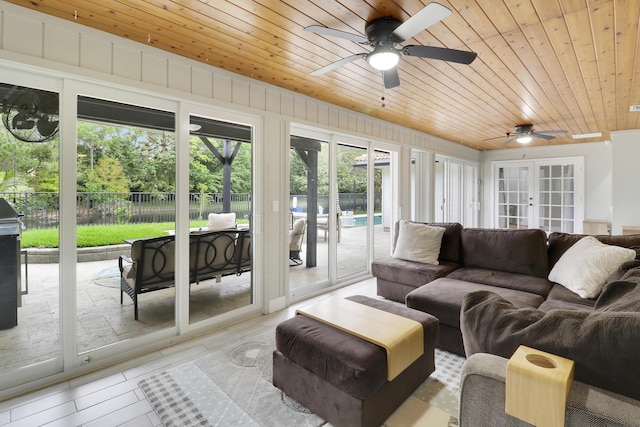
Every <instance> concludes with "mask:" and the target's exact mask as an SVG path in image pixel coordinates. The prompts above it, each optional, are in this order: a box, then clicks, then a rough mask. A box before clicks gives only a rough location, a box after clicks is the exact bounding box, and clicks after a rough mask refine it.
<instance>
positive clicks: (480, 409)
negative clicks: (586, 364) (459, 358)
mask: <svg viewBox="0 0 640 427" xmlns="http://www.w3.org/2000/svg"><path fill="white" fill-rule="evenodd" d="M507 362H508V359H505V358H503V357H500V356H495V355H492V354H486V353H477V354H474V355H473V356H471V357H469V358H468V359H467V361H466V362H465V364H464V366H463V368H462V374H461V377H460V426H461V427H465V426H474V427H483V426H498V425H499V426H506V427H520V426H522V427H525V426H529V424H528V423H525V422H524V421H521V420H519V419H517V418H515V417H512V416H511V415H508V414H506V413H505V412H504V399H505V381H506V372H507ZM639 419H640V401H638V400H635V399H631V398H629V397H626V396H622V395H620V394H616V393H613V392H609V391H606V390H603V389H600V388H597V387H593V386H590V385H588V384H585V383H582V382H579V381H573V384H572V386H571V392H570V393H569V396H568V398H567V413H566V421H565V425H566V426H575V427H578V426H586V425H606V426H634V425H637V422H638V421H637V420H639Z"/></svg>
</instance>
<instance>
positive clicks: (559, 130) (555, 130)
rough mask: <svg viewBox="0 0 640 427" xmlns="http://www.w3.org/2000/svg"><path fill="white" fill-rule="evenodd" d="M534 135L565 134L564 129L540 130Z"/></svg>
mask: <svg viewBox="0 0 640 427" xmlns="http://www.w3.org/2000/svg"><path fill="white" fill-rule="evenodd" d="M535 133H567V131H566V130H564V129H554V130H540V131H536V132H535Z"/></svg>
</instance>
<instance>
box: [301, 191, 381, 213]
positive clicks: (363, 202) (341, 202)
mask: <svg viewBox="0 0 640 427" xmlns="http://www.w3.org/2000/svg"><path fill="white" fill-rule="evenodd" d="M294 201H295V202H294ZM329 205H330V203H329V196H326V195H325V196H323V195H318V207H322V209H323V211H324V212H328V209H329ZM289 206H290V208H291V209H294V208H295V210H299V211H302V212H306V211H307V195H306V194H298V195H291V196H290V197H289ZM338 207H339V208H340V210H343V211H353V212H358V213H365V212H367V195H366V194H363V193H340V194H338ZM373 210H374V212H382V193H375V194H374V195H373Z"/></svg>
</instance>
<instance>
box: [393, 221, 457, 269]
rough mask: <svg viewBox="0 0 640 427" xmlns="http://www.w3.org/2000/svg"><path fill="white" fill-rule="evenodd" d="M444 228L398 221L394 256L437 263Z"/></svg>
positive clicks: (426, 262)
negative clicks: (398, 226)
mask: <svg viewBox="0 0 640 427" xmlns="http://www.w3.org/2000/svg"><path fill="white" fill-rule="evenodd" d="M444 230H445V229H444V228H442V227H432V226H430V225H426V224H416V223H414V222H409V221H404V220H403V221H400V229H399V230H398V241H397V242H396V249H395V251H393V257H394V258H400V259H405V260H407V261H416V262H422V263H425V264H433V265H438V256H439V255H440V245H441V244H442V236H443V235H444Z"/></svg>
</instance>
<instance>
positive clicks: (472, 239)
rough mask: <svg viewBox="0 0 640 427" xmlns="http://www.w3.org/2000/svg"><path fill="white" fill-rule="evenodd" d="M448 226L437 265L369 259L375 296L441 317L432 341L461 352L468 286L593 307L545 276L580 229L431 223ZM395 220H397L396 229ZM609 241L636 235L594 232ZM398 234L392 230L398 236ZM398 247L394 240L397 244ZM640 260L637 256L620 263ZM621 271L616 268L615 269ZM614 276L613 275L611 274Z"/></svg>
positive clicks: (635, 242)
mask: <svg viewBox="0 0 640 427" xmlns="http://www.w3.org/2000/svg"><path fill="white" fill-rule="evenodd" d="M429 225H432V226H439V227H444V228H445V233H444V235H443V238H442V245H441V250H440V257H439V263H440V264H439V265H429V264H422V263H418V262H413V261H406V260H402V259H397V258H393V257H386V258H382V259H378V260H376V261H374V262H373V263H372V264H371V270H372V274H373V275H374V276H375V277H376V280H377V293H378V295H380V296H383V297H385V298H389V299H392V300H395V301H399V302H405V303H406V304H407V306H408V307H410V308H414V309H417V310H421V311H424V312H427V313H429V314H432V315H434V316H435V317H437V318H438V319H439V321H440V334H439V338H438V342H437V344H436V345H437V346H438V347H439V348H442V349H444V350H448V351H451V352H454V353H457V354H461V355H464V346H463V343H462V333H461V332H460V309H461V306H462V303H463V299H464V296H465V295H466V294H468V293H470V292H473V291H490V292H494V293H496V294H498V295H500V296H502V297H503V298H505V299H507V300H508V301H510V302H512V303H513V304H514V305H515V306H516V307H519V308H524V307H528V308H536V309H539V310H542V311H545V312H546V311H549V310H552V309H579V310H587V311H591V310H593V306H594V305H595V302H596V300H595V299H585V298H581V297H580V296H578V295H577V294H574V293H573V292H571V291H569V290H567V289H566V288H565V287H563V286H561V285H559V284H557V283H553V282H551V281H549V280H548V279H547V276H548V274H549V272H550V271H551V269H552V268H553V266H554V265H555V263H556V262H557V261H558V260H559V259H560V257H561V256H562V254H563V253H564V252H565V251H566V250H567V249H569V248H570V247H571V246H572V245H573V244H574V243H576V242H577V241H578V240H580V239H581V238H582V237H584V236H583V235H575V234H567V233H551V234H550V235H549V236H548V237H547V234H546V233H545V232H544V231H542V230H537V229H531V230H500V229H481V228H463V227H462V225H460V224H458V223H430V224H429ZM398 229H399V227H398V224H396V233H395V236H397V234H398V233H397V231H398ZM596 237H597V238H598V240H600V241H601V242H603V243H606V244H609V245H616V246H622V247H627V248H631V247H640V235H631V236H596ZM396 241H397V237H396ZM394 248H395V244H394ZM634 266H636V267H637V266H640V261H636V262H635V263H632V264H630V265H627V266H625V269H628V268H631V267H634ZM622 274H624V271H621V272H619V275H618V277H619V276H621V275H622ZM615 278H616V277H614V278H612V279H615Z"/></svg>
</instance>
